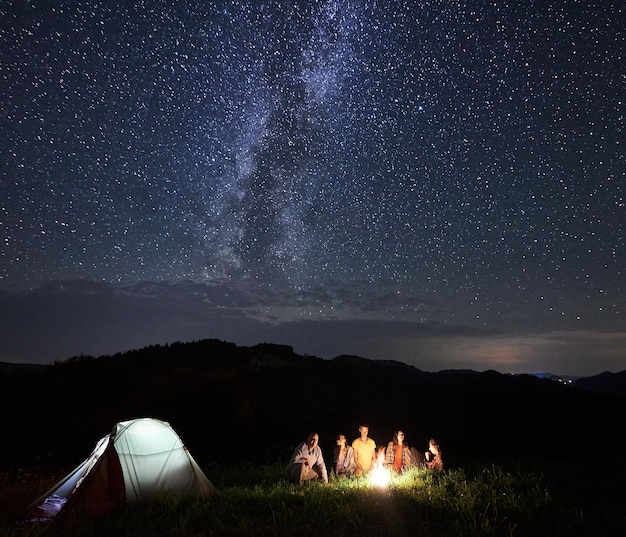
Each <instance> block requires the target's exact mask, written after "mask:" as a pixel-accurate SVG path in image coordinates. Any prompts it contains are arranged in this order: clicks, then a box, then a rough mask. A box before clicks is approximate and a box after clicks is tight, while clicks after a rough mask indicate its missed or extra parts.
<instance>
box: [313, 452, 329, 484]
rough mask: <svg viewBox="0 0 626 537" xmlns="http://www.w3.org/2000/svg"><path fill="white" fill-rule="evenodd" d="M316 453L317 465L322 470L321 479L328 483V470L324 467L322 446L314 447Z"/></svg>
mask: <svg viewBox="0 0 626 537" xmlns="http://www.w3.org/2000/svg"><path fill="white" fill-rule="evenodd" d="M315 451H316V455H317V463H316V464H317V465H318V466H319V468H320V470H321V471H322V479H323V480H324V483H328V470H327V469H326V463H325V462H324V455H322V448H320V447H319V446H316V447H315Z"/></svg>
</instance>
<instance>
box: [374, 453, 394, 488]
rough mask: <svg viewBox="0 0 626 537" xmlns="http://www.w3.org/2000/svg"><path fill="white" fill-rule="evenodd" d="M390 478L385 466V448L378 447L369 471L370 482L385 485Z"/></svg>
mask: <svg viewBox="0 0 626 537" xmlns="http://www.w3.org/2000/svg"><path fill="white" fill-rule="evenodd" d="M390 479H391V476H390V475H389V470H387V468H385V448H380V449H379V450H378V453H377V454H376V461H375V462H374V465H373V467H372V471H371V472H370V483H371V484H372V485H374V486H376V487H386V486H387V485H388V484H389V481H390Z"/></svg>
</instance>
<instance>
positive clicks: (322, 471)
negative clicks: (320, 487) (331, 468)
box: [287, 433, 328, 485]
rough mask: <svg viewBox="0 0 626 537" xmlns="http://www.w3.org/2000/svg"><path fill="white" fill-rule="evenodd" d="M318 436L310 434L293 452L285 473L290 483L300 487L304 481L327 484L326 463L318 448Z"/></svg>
mask: <svg viewBox="0 0 626 537" xmlns="http://www.w3.org/2000/svg"><path fill="white" fill-rule="evenodd" d="M319 439H320V438H319V435H318V434H317V433H311V434H309V436H307V439H306V441H304V442H302V443H301V444H300V445H299V446H298V447H297V448H296V449H295V451H294V452H293V455H292V456H291V460H290V461H289V464H288V465H287V473H288V475H289V480H290V481H291V482H292V483H297V484H299V485H302V483H304V482H305V481H310V480H314V479H315V480H316V479H321V480H322V481H323V482H324V483H328V472H327V471H326V463H325V462H324V456H323V455H322V449H321V448H320V447H319V445H318V444H319Z"/></svg>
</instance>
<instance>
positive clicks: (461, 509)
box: [0, 463, 626, 537]
mask: <svg viewBox="0 0 626 537" xmlns="http://www.w3.org/2000/svg"><path fill="white" fill-rule="evenodd" d="M207 470H208V471H207V474H208V475H209V478H210V479H211V480H212V481H213V483H214V484H215V485H216V486H217V487H218V490H219V492H218V494H217V496H216V497H215V498H214V499H212V500H211V501H208V502H201V501H192V500H188V499H184V498H180V497H162V498H157V499H155V500H154V501H151V502H147V503H138V504H137V503H136V504H127V505H125V506H123V507H122V508H120V509H118V510H117V511H116V512H115V513H113V514H111V515H109V516H106V517H103V518H99V519H91V518H89V517H86V516H84V515H81V514H72V515H68V514H65V515H61V516H59V517H58V518H57V520H55V521H54V522H52V523H48V524H26V525H23V524H22V525H16V524H15V523H14V519H15V518H16V517H17V516H19V514H20V513H21V512H22V511H23V509H24V507H25V506H26V505H27V504H28V503H30V502H31V501H32V500H33V499H34V498H35V497H37V496H38V495H39V494H40V493H41V492H42V491H43V490H45V489H46V488H47V487H48V486H49V485H51V484H52V483H53V482H54V481H55V480H56V479H57V477H58V476H44V477H41V476H37V475H30V476H28V475H25V474H23V473H14V474H6V475H4V476H3V477H2V478H0V497H1V498H3V500H2V506H1V507H0V535H1V536H3V537H35V536H39V535H45V536H48V537H54V536H58V537H61V536H62V537H71V536H92V537H100V536H103V537H104V536H106V537H111V536H116V537H119V536H133V537H137V536H144V535H151V536H184V537H192V536H194V537H204V536H264V535H268V536H269V535H276V536H278V535H280V536H292V535H293V536H348V535H360V536H387V535H389V536H391V535H393V536H421V535H423V536H441V537H445V536H470V535H472V536H518V537H519V536H532V537H541V536H544V535H545V536H548V535H549V536H583V535H584V536H587V535H588V536H592V535H602V536H618V535H620V536H621V535H626V513H625V510H624V507H623V501H624V500H623V498H624V494H623V493H622V488H623V482H624V478H625V477H626V476H625V472H624V465H623V464H622V463H619V464H617V465H614V466H613V468H612V470H611V471H610V472H607V473H604V472H602V473H601V472H596V471H592V470H581V469H580V468H577V467H575V466H574V465H569V464H567V465H562V466H561V465H551V466H550V467H549V471H548V472H546V471H544V470H541V469H537V468H531V469H522V468H521V465H516V467H515V468H513V469H511V468H506V469H505V468H503V467H500V466H488V467H480V468H474V469H466V470H461V469H452V470H449V471H447V472H445V473H443V474H432V473H430V472H426V471H423V470H414V471H412V472H410V473H408V474H405V475H403V476H399V477H397V478H395V479H394V480H393V481H392V483H391V484H390V485H389V486H386V487H375V486H372V485H371V484H370V483H369V482H368V481H367V480H365V479H349V480H335V479H332V480H331V483H330V484H329V485H327V486H325V485H322V484H317V483H313V484H309V485H306V486H303V487H294V486H292V485H290V484H289V483H287V482H286V481H285V479H284V472H283V469H282V468H281V467H238V468H216V467H215V468H208V469H207Z"/></svg>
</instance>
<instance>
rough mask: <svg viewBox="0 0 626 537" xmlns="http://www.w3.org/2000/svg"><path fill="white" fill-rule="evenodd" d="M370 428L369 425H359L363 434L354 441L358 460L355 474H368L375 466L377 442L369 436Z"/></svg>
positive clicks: (355, 458)
mask: <svg viewBox="0 0 626 537" xmlns="http://www.w3.org/2000/svg"><path fill="white" fill-rule="evenodd" d="M369 430H370V429H369V427H368V426H367V425H361V426H360V427H359V433H361V436H360V437H359V438H357V439H356V440H354V442H352V449H354V460H355V462H356V471H355V474H356V475H357V476H360V475H363V474H367V473H368V472H369V471H370V470H371V469H372V466H374V462H375V460H376V442H374V440H373V439H372V438H369V437H368V436H367V435H368V434H369Z"/></svg>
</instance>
